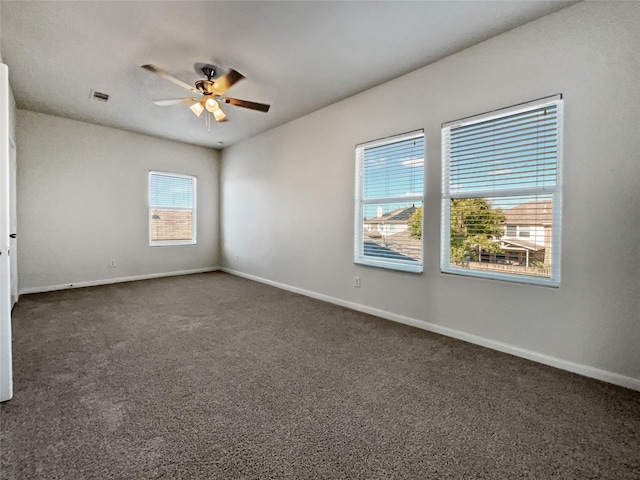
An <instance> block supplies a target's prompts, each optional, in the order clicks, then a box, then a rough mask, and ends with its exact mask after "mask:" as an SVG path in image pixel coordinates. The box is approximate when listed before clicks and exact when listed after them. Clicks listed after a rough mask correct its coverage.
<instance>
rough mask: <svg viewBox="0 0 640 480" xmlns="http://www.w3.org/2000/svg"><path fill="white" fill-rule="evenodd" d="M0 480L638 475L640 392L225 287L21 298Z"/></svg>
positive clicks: (191, 284)
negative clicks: (11, 390) (25, 479)
mask: <svg viewBox="0 0 640 480" xmlns="http://www.w3.org/2000/svg"><path fill="white" fill-rule="evenodd" d="M13 318H14V325H13V329H14V330H13V333H14V358H15V362H14V374H15V396H14V399H13V400H11V401H10V402H6V403H4V404H2V405H1V406H0V415H1V419H0V427H1V433H0V442H1V443H0V446H1V461H2V479H22V478H42V479H107V478H119V479H144V478H165V479H170V478H171V479H173V478H184V479H269V478H287V479H311V478H319V479H320V478H322V479H414V478H415V479H426V478H433V479H443V478H453V479H461V478H465V479H472V478H478V479H479V478H491V479H519V478H532V479H547V478H562V479H609V478H610V479H613V478H615V479H630V478H640V393H638V392H633V391H630V390H626V389H623V388H618V387H615V386H612V385H608V384H605V383H601V382H598V381H594V380H590V379H587V378H584V377H580V376H577V375H573V374H570V373H567V372H563V371H560V370H556V369H553V368H550V367H546V366H543V365H538V364H535V363H532V362H528V361H526V360H522V359H519V358H516V357H512V356H509V355H505V354H501V353H498V352H494V351H491V350H488V349H485V348H481V347H478V346H474V345H470V344H466V343H464V342H460V341H457V340H453V339H450V338H446V337H442V336H439V335H434V334H431V333H428V332H424V331H421V330H418V329H414V328H410V327H406V326H402V325H398V324H394V323H392V322H389V321H385V320H381V319H378V318H375V317H372V316H369V315H365V314H361V313H358V312H354V311H350V310H347V309H345V308H341V307H337V306H334V305H330V304H327V303H323V302H320V301H316V300H313V299H309V298H306V297H303V296H299V295H295V294H292V293H289V292H286V291H282V290H278V289H276V288H272V287H269V286H265V285H262V284H259V283H255V282H251V281H248V280H244V279H241V278H237V277H234V276H231V275H227V274H224V273H212V274H202V275H190V276H185V277H175V278H164V279H157V280H149V281H142V282H132V283H127V284H117V285H110V286H103V287H95V288H84V289H77V290H67V291H61V292H53V293H46V294H37V295H27V296H23V297H21V299H20V302H19V304H18V305H17V306H16V308H15V310H14V316H13Z"/></svg>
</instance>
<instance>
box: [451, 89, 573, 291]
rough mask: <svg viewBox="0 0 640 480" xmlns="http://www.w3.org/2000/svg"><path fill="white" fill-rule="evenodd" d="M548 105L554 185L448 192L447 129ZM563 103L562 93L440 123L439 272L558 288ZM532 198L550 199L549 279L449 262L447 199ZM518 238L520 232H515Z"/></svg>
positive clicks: (497, 118) (560, 236) (560, 235)
mask: <svg viewBox="0 0 640 480" xmlns="http://www.w3.org/2000/svg"><path fill="white" fill-rule="evenodd" d="M548 105H555V106H556V111H557V120H556V142H557V151H556V157H555V166H556V181H555V184H554V185H542V186H537V187H527V188H524V187H518V186H516V187H513V188H498V189H494V190H487V189H482V188H479V189H477V190H468V191H464V192H456V193H452V192H451V175H450V174H451V171H450V170H451V161H450V139H451V133H450V132H451V129H452V128H455V127H460V126H466V125H473V124H477V123H480V122H488V121H491V120H499V119H503V118H505V117H509V116H512V115H517V114H520V113H523V112H527V111H530V110H535V109H539V108H543V107H545V106H548ZM563 110H564V103H563V97H562V94H558V95H553V96H550V97H545V98H542V99H538V100H533V101H531V102H527V103H523V104H519V105H515V106H512V107H507V108H503V109H499V110H495V111H491V112H487V113H483V114H480V115H475V116H471V117H467V118H463V119H459V120H454V121H451V122H446V123H443V124H442V129H441V135H442V136H441V141H442V194H441V225H440V226H441V231H440V235H441V242H440V248H441V250H440V270H441V272H442V273H445V274H456V275H464V276H470V277H480V278H491V279H495V280H505V281H509V282H516V283H526V284H534V285H542V286H549V287H558V286H559V285H560V265H561V249H562V185H563V181H562V170H563V169H562V163H563V162H562V157H563V155H562V150H563V149H562V144H563V139H562V134H563V117H564V112H563ZM536 195H544V196H550V197H551V202H552V212H551V231H552V237H553V238H554V239H555V240H554V241H553V242H552V244H551V246H552V249H551V269H550V276H549V277H538V276H533V275H526V274H516V273H503V272H496V271H483V270H472V269H468V268H464V267H462V266H456V265H453V264H452V263H451V236H450V221H451V200H453V199H456V198H461V199H464V198H485V199H491V198H498V197H500V198H509V197H515V196H522V197H523V198H528V197H532V196H536ZM518 238H520V231H519V229H518Z"/></svg>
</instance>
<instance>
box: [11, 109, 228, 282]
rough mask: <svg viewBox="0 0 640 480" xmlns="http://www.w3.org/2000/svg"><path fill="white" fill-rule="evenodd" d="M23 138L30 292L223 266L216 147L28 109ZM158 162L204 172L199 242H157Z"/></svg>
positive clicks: (24, 259)
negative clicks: (154, 197) (152, 225)
mask: <svg viewBox="0 0 640 480" xmlns="http://www.w3.org/2000/svg"><path fill="white" fill-rule="evenodd" d="M17 143H18V149H17V151H18V220H19V222H18V237H19V244H18V246H19V248H18V268H19V271H18V278H19V287H20V291H21V292H23V293H24V292H29V291H41V290H47V289H51V288H60V287H64V286H68V285H71V284H73V285H77V284H87V283H89V284H90V283H105V281H109V280H114V279H122V278H130V277H141V276H154V275H160V274H167V273H172V272H184V271H192V270H202V269H211V268H213V267H216V266H218V264H219V244H218V241H219V237H220V235H219V217H218V215H219V208H218V201H219V191H218V184H219V158H218V157H219V153H218V152H216V151H215V150H211V149H207V148H203V147H196V146H191V145H186V144H183V143H178V142H173V141H169V140H162V139H158V138H153V137H149V136H144V135H138V134H135V133H130V132H125V131H121V130H115V129H112V128H105V127H100V126H96V125H90V124H87V123H83V122H77V121H74V120H68V119H64V118H60V117H54V116H50V115H44V114H41V113H33V112H29V111H24V110H18V122H17ZM149 170H160V171H167V172H176V173H186V174H191V175H195V176H196V177H197V178H198V183H197V208H198V210H197V240H198V243H197V245H184V246H172V247H149V230H148V209H147V204H148V200H147V198H148V171H149ZM112 258H115V259H116V263H117V266H116V267H110V266H109V260H110V259H112Z"/></svg>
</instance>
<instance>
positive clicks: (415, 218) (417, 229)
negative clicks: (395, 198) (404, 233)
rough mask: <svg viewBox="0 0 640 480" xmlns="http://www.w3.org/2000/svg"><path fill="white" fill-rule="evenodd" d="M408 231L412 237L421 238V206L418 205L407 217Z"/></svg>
mask: <svg viewBox="0 0 640 480" xmlns="http://www.w3.org/2000/svg"><path fill="white" fill-rule="evenodd" d="M407 223H408V224H409V231H410V232H411V236H412V237H413V238H422V207H418V208H416V209H415V211H414V212H413V213H412V214H411V216H410V217H409V221H408V222H407Z"/></svg>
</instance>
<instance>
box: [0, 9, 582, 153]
mask: <svg viewBox="0 0 640 480" xmlns="http://www.w3.org/2000/svg"><path fill="white" fill-rule="evenodd" d="M572 3H575V2H563V1H539V0H536V1H483V0H477V1H468V2H467V1H443V2H439V1H428V2H419V1H409V2H404V1H387V2H380V1H357V2H346V1H342V2H329V1H315V2H314V1H306V2H291V1H276V2H269V1H258V2H245V1H226V2H218V1H208V2H207V1H201V2H192V1H177V2H155V1H141V2H109V1H96V2H80V1H77V2H24V1H15V2H14V1H6V0H2V1H0V42H1V43H0V54H1V55H2V58H3V60H4V62H5V63H6V64H7V65H9V72H10V74H9V75H10V81H11V85H12V89H13V92H14V94H15V97H16V101H17V104H18V107H19V108H23V109H27V110H33V111H36V112H43V113H49V114H53V115H59V116H63V117H67V118H71V119H75V120H81V121H85V122H89V123H95V124H98V125H104V126H108V127H115V128H120V129H124V130H130V131H133V132H139V133H145V134H149V135H154V136H158V137H164V138H169V139H173V140H179V141H182V142H187V143H192V144H196V145H203V146H208V147H213V148H220V146H221V145H224V146H228V145H231V144H233V143H236V142H238V141H240V140H242V139H245V138H248V137H251V136H253V135H255V134H257V133H259V132H262V131H265V130H268V129H270V128H273V127H276V126H278V125H281V124H283V123H286V122H288V121H291V120H293V119H295V118H298V117H300V116H303V115H305V114H307V113H310V112H312V111H315V110H318V109H320V108H322V107H325V106H327V105H330V104H332V103H335V102H337V101H339V100H342V99H344V98H347V97H349V96H352V95H354V94H357V93H359V92H361V91H364V90H366V89H368V88H371V87H373V86H375V85H379V84H381V83H384V82H386V81H388V80H390V79H392V78H395V77H398V76H400V75H403V74H405V73H408V72H410V71H412V70H415V69H417V68H419V67H422V66H424V65H427V64H429V63H432V62H434V61H436V60H438V59H440V58H443V57H445V56H447V55H450V54H452V53H455V52H457V51H460V50H462V49H464V48H467V47H469V46H471V45H474V44H476V43H478V42H481V41H483V40H486V39H488V38H490V37H493V36H495V35H498V34H500V33H502V32H505V31H507V30H510V29H512V28H514V27H517V26H519V25H522V24H524V23H527V22H530V21H532V20H534V19H537V18H539V17H542V16H544V15H547V14H549V13H551V12H553V11H556V10H559V9H560V8H563V7H566V6H568V5H570V4H572ZM198 62H202V63H213V64H215V65H218V66H220V67H222V68H223V69H229V68H234V69H235V70H238V71H239V72H241V73H242V74H244V75H245V76H246V77H247V78H246V80H243V81H241V82H239V83H237V84H236V85H234V86H233V87H232V88H231V89H230V90H229V91H228V92H227V95H228V96H231V97H236V98H241V99H245V100H252V101H256V102H261V103H269V104H271V110H270V111H269V112H268V113H261V112H255V111H251V110H246V109H243V108H239V107H234V106H230V105H225V106H224V110H225V112H226V113H227V117H228V119H229V121H228V122H227V123H223V124H214V125H212V126H211V130H210V131H209V130H208V129H207V127H206V126H205V123H204V115H203V116H202V117H200V118H197V117H196V116H195V115H193V113H191V111H190V110H189V108H188V106H187V105H179V106H172V107H159V106H156V105H154V104H153V101H154V100H159V99H168V98H178V97H183V96H189V92H188V91H186V90H183V89H181V88H180V87H178V86H176V85H174V84H172V83H170V82H168V81H166V80H164V79H162V78H160V77H158V76H156V75H154V74H153V73H151V72H148V71H146V70H143V69H141V68H140V66H141V65H143V64H147V63H151V64H154V65H156V66H159V67H161V68H163V69H165V70H167V71H169V72H170V73H171V74H172V75H174V76H176V77H177V78H179V79H181V80H183V81H185V82H187V83H189V84H193V83H195V81H196V80H198V79H199V78H201V76H200V75H198V74H197V73H196V72H195V70H194V64H196V63H198ZM92 89H93V90H97V91H99V92H104V93H107V94H109V95H110V99H109V101H108V102H107V103H102V102H98V101H95V100H91V99H90V91H91V90H92ZM219 142H223V143H222V144H220V143H219Z"/></svg>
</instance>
